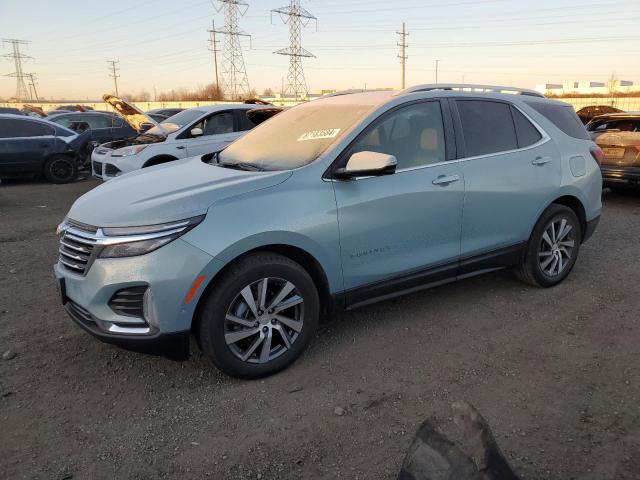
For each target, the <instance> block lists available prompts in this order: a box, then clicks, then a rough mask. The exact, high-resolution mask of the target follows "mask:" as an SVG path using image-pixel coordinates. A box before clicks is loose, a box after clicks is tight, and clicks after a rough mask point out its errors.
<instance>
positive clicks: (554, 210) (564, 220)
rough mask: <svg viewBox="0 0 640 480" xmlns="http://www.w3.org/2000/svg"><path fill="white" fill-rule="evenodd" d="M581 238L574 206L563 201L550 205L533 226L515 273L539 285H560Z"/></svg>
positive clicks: (573, 260) (570, 266)
mask: <svg viewBox="0 0 640 480" xmlns="http://www.w3.org/2000/svg"><path fill="white" fill-rule="evenodd" d="M581 239H582V230H581V228H580V221H579V220H578V217H577V216H576V214H575V213H574V212H573V210H571V209H570V208H569V207H566V206H564V205H558V204H553V205H551V206H550V207H549V208H547V209H546V210H545V211H544V213H543V214H542V216H541V217H540V219H539V220H538V223H537V224H536V226H535V228H534V229H533V233H532V234H531V237H530V238H529V243H528V244H527V250H526V253H525V255H524V258H523V259H522V261H521V263H520V265H518V267H517V269H516V275H517V276H518V278H520V279H521V280H522V281H524V282H527V283H529V284H531V285H534V286H538V287H543V288H547V287H552V286H554V285H557V284H558V283H560V282H562V281H563V280H564V279H565V278H567V276H568V275H569V273H570V272H571V269H572V268H573V266H574V265H575V263H576V260H577V258H578V252H579V251H580V242H581Z"/></svg>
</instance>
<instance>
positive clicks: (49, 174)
mask: <svg viewBox="0 0 640 480" xmlns="http://www.w3.org/2000/svg"><path fill="white" fill-rule="evenodd" d="M43 173H44V177H45V178H46V179H47V181H49V182H51V183H69V182H71V181H72V180H75V178H76V177H77V176H78V164H77V162H76V159H75V158H71V157H67V156H65V155H54V156H53V157H51V158H49V159H48V160H47V161H46V162H45V163H44V172H43Z"/></svg>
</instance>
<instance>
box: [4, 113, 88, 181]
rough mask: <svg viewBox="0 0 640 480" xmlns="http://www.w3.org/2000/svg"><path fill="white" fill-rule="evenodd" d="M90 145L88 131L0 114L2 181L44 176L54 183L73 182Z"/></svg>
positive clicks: (32, 118) (36, 119)
mask: <svg viewBox="0 0 640 480" xmlns="http://www.w3.org/2000/svg"><path fill="white" fill-rule="evenodd" d="M88 142H89V130H87V131H86V132H83V133H80V134H79V133H76V132H74V131H72V130H70V129H68V128H65V127H63V126H62V125H58V124H56V123H52V122H49V121H47V120H41V119H38V118H34V117H28V116H23V115H8V114H0V178H1V179H3V180H4V179H8V178H16V177H40V176H44V177H45V178H46V179H47V180H48V181H50V182H52V183H67V182H70V181H72V180H74V179H75V178H76V176H77V174H78V156H79V153H80V152H83V151H84V149H85V147H86V145H87V143H88Z"/></svg>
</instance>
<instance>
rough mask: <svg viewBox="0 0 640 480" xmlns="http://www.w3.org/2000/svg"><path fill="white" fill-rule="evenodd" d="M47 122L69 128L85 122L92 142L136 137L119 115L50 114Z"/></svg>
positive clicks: (93, 113)
mask: <svg viewBox="0 0 640 480" xmlns="http://www.w3.org/2000/svg"><path fill="white" fill-rule="evenodd" d="M47 120H49V121H51V122H54V123H57V124H58V125H62V126H63V127H67V128H71V127H73V126H74V124H78V123H79V122H85V123H86V124H87V125H89V128H90V129H91V133H90V137H91V141H92V142H96V143H98V144H100V143H107V142H113V141H115V140H124V139H125V138H129V137H134V136H136V135H138V132H136V131H135V130H134V129H133V128H131V127H130V126H129V125H128V124H127V123H126V122H125V121H124V120H122V118H121V117H120V116H119V115H116V114H115V113H109V112H65V113H58V112H56V113H55V114H50V115H49V117H47Z"/></svg>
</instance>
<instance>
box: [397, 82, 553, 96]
mask: <svg viewBox="0 0 640 480" xmlns="http://www.w3.org/2000/svg"><path fill="white" fill-rule="evenodd" d="M432 90H460V91H468V92H478V91H480V92H494V93H511V94H514V95H528V96H531V97H541V98H545V96H544V95H543V94H541V93H540V92H538V91H536V90H531V89H528V88H517V87H501V86H498V85H476V84H472V83H425V84H423V85H414V86H413V87H409V88H405V89H404V90H401V91H399V92H398V93H396V95H404V94H407V93H414V92H429V91H432Z"/></svg>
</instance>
